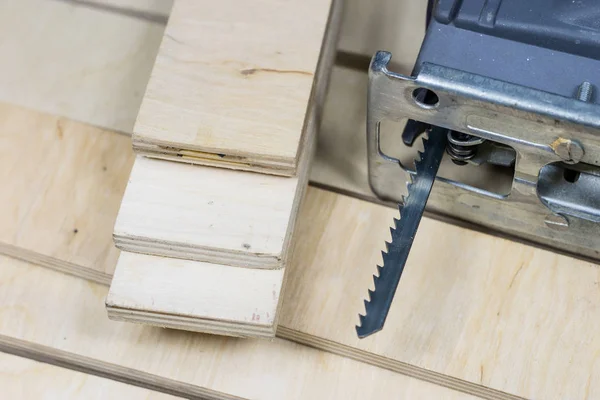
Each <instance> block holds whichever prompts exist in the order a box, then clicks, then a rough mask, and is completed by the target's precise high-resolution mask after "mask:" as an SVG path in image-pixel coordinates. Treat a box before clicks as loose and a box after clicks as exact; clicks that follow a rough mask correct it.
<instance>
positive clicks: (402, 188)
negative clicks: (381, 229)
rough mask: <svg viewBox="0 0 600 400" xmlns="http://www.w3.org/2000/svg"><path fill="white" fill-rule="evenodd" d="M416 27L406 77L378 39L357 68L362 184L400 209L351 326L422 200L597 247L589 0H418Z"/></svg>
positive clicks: (597, 80) (599, 12) (595, 57)
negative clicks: (417, 44) (365, 86)
mask: <svg viewBox="0 0 600 400" xmlns="http://www.w3.org/2000/svg"><path fill="white" fill-rule="evenodd" d="M426 27H427V28H426V34H425V38H424V40H423V43H422V46H421V50H420V53H419V56H418V58H417V61H416V63H415V66H414V69H413V72H412V74H411V76H404V75H402V74H399V73H395V72H393V68H392V67H391V65H392V64H391V60H392V54H390V53H388V52H385V51H379V52H377V53H376V54H375V55H374V56H373V58H372V60H371V64H370V67H369V91H368V109H367V142H368V153H369V154H368V163H369V180H370V185H371V188H372V189H373V191H374V193H375V194H376V195H377V196H378V197H379V198H381V199H382V200H385V201H394V202H397V203H398V204H399V209H400V218H399V219H395V220H394V224H393V225H394V226H393V227H392V228H391V241H390V242H389V243H386V251H384V252H383V263H382V265H379V266H377V270H376V273H375V275H374V284H375V285H374V290H369V291H368V299H367V300H365V307H366V313H365V315H360V325H359V326H357V327H356V330H357V334H358V336H359V337H361V338H362V337H366V336H369V335H371V334H373V333H375V332H377V331H379V330H381V329H382V328H383V326H384V323H385V320H386V317H387V315H388V311H389V309H390V306H391V304H392V300H393V298H394V294H395V292H396V289H397V287H398V284H399V281H400V278H401V275H402V271H403V270H404V266H405V263H406V260H407V258H408V255H409V251H410V247H411V245H412V242H413V239H414V237H415V235H416V232H417V228H418V226H419V221H420V219H421V216H422V214H423V211H424V210H425V208H427V210H428V211H432V212H434V213H437V214H442V215H447V216H450V217H452V218H453V219H456V220H459V221H465V222H467V223H470V224H476V225H478V226H481V227H483V228H485V229H490V230H496V231H501V232H504V233H507V234H510V235H512V236H515V237H519V238H523V239H526V240H529V241H533V242H536V243H539V244H543V245H545V246H550V247H553V248H555V249H557V250H561V251H565V252H569V253H571V254H576V255H578V256H582V257H586V258H591V259H595V260H598V259H600V224H599V222H600V106H599V104H598V100H599V96H597V95H596V88H597V87H598V85H599V84H600V3H598V2H597V1H595V0H575V1H573V0H528V1H522V0H438V1H433V0H430V1H429V3H428V12H427V21H426ZM389 121H391V122H392V123H395V124H397V125H395V126H398V124H403V128H402V129H400V130H399V132H401V133H402V134H401V136H400V135H398V134H396V133H395V134H394V137H395V138H396V139H397V140H396V141H395V142H393V141H392V144H391V145H390V144H389V143H387V142H389V140H388V141H387V142H386V139H385V137H384V133H383V128H382V127H383V126H384V125H385V124H387V123H388V122H389ZM386 126H387V125H386ZM396 132H398V131H396ZM421 136H423V140H422V141H421V140H417V139H419V137H421ZM398 138H399V139H398ZM421 142H422V144H421ZM386 143H387V144H386ZM415 150H417V151H415ZM406 154H409V155H412V154H414V155H415V161H414V162H411V161H410V158H411V157H409V158H407V157H405V155H406ZM404 182H408V184H407V185H405V183H404ZM434 182H435V185H434ZM466 251H468V250H466ZM414 267H415V268H418V266H414ZM440 268H443V266H440Z"/></svg>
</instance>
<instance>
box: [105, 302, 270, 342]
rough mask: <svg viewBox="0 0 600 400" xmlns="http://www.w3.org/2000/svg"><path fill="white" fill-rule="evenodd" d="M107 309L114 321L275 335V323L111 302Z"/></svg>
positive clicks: (213, 332)
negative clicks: (143, 308)
mask: <svg viewBox="0 0 600 400" xmlns="http://www.w3.org/2000/svg"><path fill="white" fill-rule="evenodd" d="M106 310H107V313H108V318H109V319H111V320H113V321H122V322H133V323H137V324H142V325H152V326H156V327H160V328H170V329H180V330H185V331H190V332H200V333H209V334H211V335H221V336H232V337H240V338H249V337H253V338H268V339H270V338H273V337H275V327H274V325H269V326H264V327H260V326H253V325H251V324H242V323H237V322H223V321H216V320H215V321H211V320H206V319H197V318H192V317H186V316H179V315H170V314H159V313H153V312H145V311H140V310H134V309H131V308H120V307H115V306H113V305H111V304H109V303H106Z"/></svg>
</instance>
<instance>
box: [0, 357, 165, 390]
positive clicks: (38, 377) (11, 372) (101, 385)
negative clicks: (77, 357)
mask: <svg viewBox="0 0 600 400" xmlns="http://www.w3.org/2000/svg"><path fill="white" fill-rule="evenodd" d="M0 387H1V388H2V396H3V397H4V398H7V399H19V400H30V399H31V400H34V399H35V400H50V399H63V400H75V399H81V400H103V399H131V400H175V399H176V397H174V396H170V395H167V394H163V393H158V392H153V391H151V390H148V389H142V388H139V387H135V386H130V385H126V384H124V383H120V382H115V381H111V380H109V379H103V378H99V377H97V376H93V375H87V374H84V373H81V372H76V371H71V370H68V369H64V368H60V367H56V366H53V365H50V364H43V363H40V362H36V361H32V360H29V359H27V358H21V357H17V356H13V355H9V354H4V353H0Z"/></svg>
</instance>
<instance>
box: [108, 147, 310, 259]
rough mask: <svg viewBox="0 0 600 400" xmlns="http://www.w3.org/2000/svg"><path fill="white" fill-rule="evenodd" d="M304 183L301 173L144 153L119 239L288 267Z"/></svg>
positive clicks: (159, 251)
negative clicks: (291, 175)
mask: <svg viewBox="0 0 600 400" xmlns="http://www.w3.org/2000/svg"><path fill="white" fill-rule="evenodd" d="M304 164H305V165H304V167H303V168H304V169H306V168H308V165H306V162H305V163H304ZM305 175H306V174H305ZM300 185H302V184H301V182H300V180H299V179H298V178H283V177H277V176H272V175H264V174H256V173H247V172H239V171H231V170H225V169H221V168H208V167H198V166H192V165H188V164H182V163H174V162H167V161H162V160H153V159H149V158H146V157H142V156H138V157H137V159H136V162H135V165H134V167H133V169H132V171H131V176H130V178H129V183H128V185H127V189H126V191H125V196H124V197H123V201H122V203H121V208H120V210H119V215H118V217H117V221H116V224H115V228H114V240H115V244H116V245H117V246H118V247H119V248H121V249H123V250H127V251H137V252H141V253H148V254H155V255H162V256H172V257H178V258H184V259H192V260H197V261H205V262H214V263H219V264H228V265H235V266H239V267H252V268H267V269H269V268H281V267H282V262H283V260H284V259H285V256H286V254H287V249H288V247H289V243H290V235H291V229H292V228H293V225H294V220H295V215H297V209H298V205H297V202H298V198H299V196H300V192H301V190H302V188H301V186H300Z"/></svg>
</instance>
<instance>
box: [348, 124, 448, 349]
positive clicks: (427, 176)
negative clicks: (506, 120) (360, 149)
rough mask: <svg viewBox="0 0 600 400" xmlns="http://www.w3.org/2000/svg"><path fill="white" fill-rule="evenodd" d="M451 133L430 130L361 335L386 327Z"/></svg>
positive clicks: (359, 330) (376, 277) (362, 318)
mask: <svg viewBox="0 0 600 400" xmlns="http://www.w3.org/2000/svg"><path fill="white" fill-rule="evenodd" d="M447 132H448V130H447V129H443V128H437V127H435V128H433V129H431V130H430V131H429V139H425V138H423V145H424V150H423V152H422V153H421V152H419V156H420V158H419V159H417V160H415V173H414V174H411V177H410V178H411V181H410V182H407V187H408V195H407V196H406V197H405V198H404V204H403V205H399V209H400V219H396V218H394V227H393V228H390V231H391V233H392V240H391V242H389V243H388V242H386V251H382V255H383V266H379V265H378V266H377V274H376V275H374V276H373V281H374V282H375V290H369V292H368V293H369V300H365V309H366V313H365V315H359V317H360V325H358V326H357V327H356V333H357V334H358V337H359V338H364V337H366V336H369V335H371V334H373V333H375V332H378V331H380V330H381V329H382V328H383V324H384V323H385V319H386V317H387V315H388V312H389V310H390V306H391V304H392V300H393V299H394V294H395V293H396V288H397V287H398V283H399V282H400V276H401V275H402V271H403V270H404V265H405V263H406V260H407V258H408V253H409V251H410V248H411V246H412V243H413V240H414V238H415V235H416V233H417V228H418V227H419V222H420V221H421V217H422V215H423V211H424V210H425V204H426V203H427V199H428V198H429V193H430V192H431V188H432V186H433V182H434V181H435V176H436V174H437V171H438V168H439V166H440V162H441V161H442V156H443V155H444V150H445V148H446V136H447Z"/></svg>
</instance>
